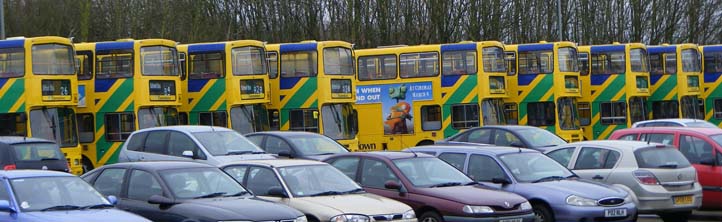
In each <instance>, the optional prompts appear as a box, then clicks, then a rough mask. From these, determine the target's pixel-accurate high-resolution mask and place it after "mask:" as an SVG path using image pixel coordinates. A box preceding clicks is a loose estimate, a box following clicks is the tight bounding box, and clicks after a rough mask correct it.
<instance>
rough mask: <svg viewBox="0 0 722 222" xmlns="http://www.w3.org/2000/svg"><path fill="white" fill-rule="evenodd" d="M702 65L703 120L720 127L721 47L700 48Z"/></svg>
mask: <svg viewBox="0 0 722 222" xmlns="http://www.w3.org/2000/svg"><path fill="white" fill-rule="evenodd" d="M699 50H700V51H701V52H702V55H703V58H704V59H703V60H702V63H703V64H704V66H703V67H704V83H703V85H702V87H704V92H703V94H702V98H703V99H704V109H703V110H704V113H705V115H704V119H705V120H707V121H709V122H711V123H714V124H715V125H717V126H719V127H722V78H720V77H721V76H722V45H706V46H700V47H699Z"/></svg>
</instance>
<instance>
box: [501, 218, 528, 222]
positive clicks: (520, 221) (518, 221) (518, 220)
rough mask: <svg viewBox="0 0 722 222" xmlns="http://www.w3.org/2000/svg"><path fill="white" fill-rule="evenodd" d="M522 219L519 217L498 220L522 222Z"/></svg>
mask: <svg viewBox="0 0 722 222" xmlns="http://www.w3.org/2000/svg"><path fill="white" fill-rule="evenodd" d="M522 221H524V219H521V218H514V219H503V220H499V222H522Z"/></svg>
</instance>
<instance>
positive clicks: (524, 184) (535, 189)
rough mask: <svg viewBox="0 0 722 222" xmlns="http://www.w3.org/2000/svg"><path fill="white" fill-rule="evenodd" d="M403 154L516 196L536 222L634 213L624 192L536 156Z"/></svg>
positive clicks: (506, 151) (495, 150)
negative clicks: (431, 159)
mask: <svg viewBox="0 0 722 222" xmlns="http://www.w3.org/2000/svg"><path fill="white" fill-rule="evenodd" d="M405 151H407V152H420V153H428V154H431V155H434V156H437V157H439V158H440V159H442V160H444V161H446V162H447V163H449V164H451V165H452V166H454V167H456V168H457V169H459V170H461V171H463V172H464V173H466V174H467V175H469V177H471V178H472V179H474V180H475V181H477V182H479V183H482V184H484V185H486V186H491V187H496V188H499V189H501V190H505V191H509V192H513V193H516V194H519V195H521V196H522V197H524V198H526V199H527V200H529V202H530V203H531V205H532V208H533V209H534V214H535V215H536V216H537V218H539V221H546V222H548V221H599V220H603V221H636V211H637V207H636V206H635V204H634V201H632V198H631V196H630V195H629V194H628V193H627V192H626V191H624V190H622V189H621V188H617V187H614V186H610V185H606V184H602V183H597V182H592V181H587V180H580V179H579V178H578V177H577V175H576V174H574V173H572V172H571V171H569V170H568V169H567V168H566V167H564V166H562V165H560V164H559V163H557V162H556V161H554V160H552V159H551V158H549V157H547V156H545V155H544V154H542V153H540V152H539V151H536V150H531V149H522V148H511V147H498V146H492V147H479V146H421V147H412V148H408V149H406V150H405ZM540 191H542V192H540Z"/></svg>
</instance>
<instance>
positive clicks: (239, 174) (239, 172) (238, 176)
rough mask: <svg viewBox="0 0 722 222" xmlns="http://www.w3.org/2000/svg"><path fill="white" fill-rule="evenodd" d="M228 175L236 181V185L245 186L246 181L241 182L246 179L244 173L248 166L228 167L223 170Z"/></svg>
mask: <svg viewBox="0 0 722 222" xmlns="http://www.w3.org/2000/svg"><path fill="white" fill-rule="evenodd" d="M223 171H225V172H226V173H227V174H228V175H231V177H233V179H235V180H236V181H238V183H241V184H243V186H246V181H243V180H244V179H245V178H246V173H247V172H248V166H230V167H226V168H225V169H223Z"/></svg>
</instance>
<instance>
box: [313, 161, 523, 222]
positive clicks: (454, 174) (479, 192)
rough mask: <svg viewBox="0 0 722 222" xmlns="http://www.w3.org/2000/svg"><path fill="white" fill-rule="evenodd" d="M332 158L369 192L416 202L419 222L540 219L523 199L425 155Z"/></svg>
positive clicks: (345, 172)
mask: <svg viewBox="0 0 722 222" xmlns="http://www.w3.org/2000/svg"><path fill="white" fill-rule="evenodd" d="M325 161H326V162H328V163H330V164H331V165H332V166H334V167H336V168H338V169H339V170H341V172H343V173H344V174H346V175H347V176H348V177H350V178H352V179H354V180H355V181H356V182H357V183H359V184H360V185H361V186H362V187H364V188H365V189H366V191H368V192H370V193H374V194H377V195H381V196H384V197H387V198H391V199H395V200H398V201H401V202H403V203H405V204H408V205H409V206H411V208H413V209H414V211H415V212H416V215H420V216H418V219H419V221H424V222H443V221H446V222H457V221H458V222H461V221H523V222H529V221H534V219H535V218H534V213H533V212H532V209H531V204H529V202H528V201H526V199H524V198H523V197H521V196H519V195H516V194H513V193H509V192H505V191H499V190H496V189H487V188H483V187H481V186H479V185H478V184H477V183H476V182H474V181H473V180H472V179H471V178H469V177H468V176H466V175H465V174H464V173H462V172H461V171H459V170H457V169H456V168H454V167H453V166H451V165H449V164H448V163H446V162H444V161H443V160H440V159H438V158H436V157H434V156H431V155H427V154H423V153H405V152H361V153H344V154H337V155H334V156H333V157H331V158H329V159H326V160H325Z"/></svg>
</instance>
